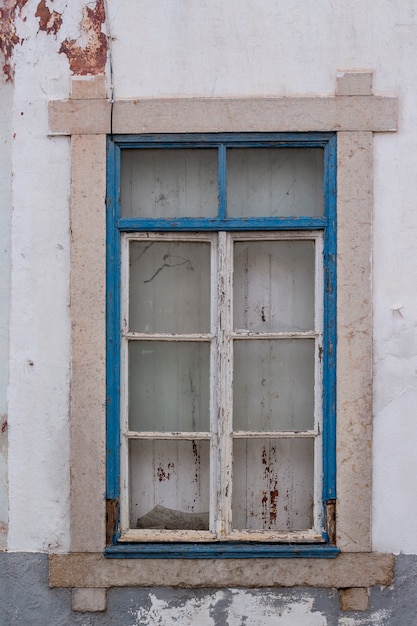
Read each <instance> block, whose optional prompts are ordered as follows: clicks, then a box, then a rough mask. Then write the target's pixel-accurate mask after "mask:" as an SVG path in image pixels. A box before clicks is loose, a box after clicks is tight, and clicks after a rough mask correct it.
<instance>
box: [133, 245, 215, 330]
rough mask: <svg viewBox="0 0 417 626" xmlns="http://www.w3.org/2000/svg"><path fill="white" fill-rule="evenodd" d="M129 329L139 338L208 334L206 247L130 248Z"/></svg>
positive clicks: (166, 246)
mask: <svg viewBox="0 0 417 626" xmlns="http://www.w3.org/2000/svg"><path fill="white" fill-rule="evenodd" d="M129 328H130V330H132V331H136V332H141V333H155V332H158V333H162V332H163V333H203V332H209V331H210V244H209V243H192V242H188V241H134V242H131V243H130V283H129Z"/></svg>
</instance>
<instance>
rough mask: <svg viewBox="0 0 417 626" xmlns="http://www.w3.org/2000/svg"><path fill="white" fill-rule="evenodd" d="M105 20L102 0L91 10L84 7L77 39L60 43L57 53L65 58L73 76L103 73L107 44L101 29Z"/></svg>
mask: <svg viewBox="0 0 417 626" xmlns="http://www.w3.org/2000/svg"><path fill="white" fill-rule="evenodd" d="M105 19H106V13H105V9H104V0H97V2H96V4H95V6H94V7H93V8H91V9H90V7H88V6H85V7H84V9H83V18H82V20H81V24H80V29H81V35H80V37H79V39H78V40H76V39H65V40H64V41H63V42H62V44H61V48H60V50H59V52H60V53H63V54H65V55H66V56H67V58H68V61H69V64H70V68H71V71H72V73H73V74H78V75H79V76H86V75H89V74H90V75H96V74H103V73H104V69H105V65H106V60H107V47H108V42H107V36H106V34H105V33H103V32H102V31H101V27H102V25H103V24H104V22H105ZM85 41H86V43H85V44H83V43H82V42H85Z"/></svg>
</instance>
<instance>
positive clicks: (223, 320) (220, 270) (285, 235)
mask: <svg viewBox="0 0 417 626" xmlns="http://www.w3.org/2000/svg"><path fill="white" fill-rule="evenodd" d="M144 240H145V241H150V242H153V241H155V242H161V241H169V242H183V241H185V242H208V243H210V244H211V322H210V323H211V328H210V332H208V333H194V334H173V333H139V332H132V331H130V330H129V319H128V316H129V246H130V244H131V242H134V241H144ZM285 240H287V241H298V240H312V241H314V242H315V272H314V276H315V279H314V280H315V285H314V288H315V296H314V307H315V312H314V317H315V322H314V329H313V330H308V331H300V332H296V331H288V332H261V333H256V332H250V331H246V330H238V329H235V330H234V329H233V245H234V243H235V242H239V241H245V242H246V241H285ZM121 248H122V249H121V257H122V258H121V267H122V280H121V320H122V328H121V481H120V485H121V494H120V496H121V499H120V503H121V507H120V526H121V535H120V538H119V541H121V542H123V541H128V542H131V541H164V542H165V541H168V542H169V541H219V540H220V541H225V540H244V541H248V540H250V541H267V542H270V541H279V542H280V541H282V542H291V541H296V542H321V541H323V534H322V530H323V520H322V493H321V492H322V437H321V432H322V366H321V365H322V364H321V355H322V349H323V325H322V320H323V235H322V232H321V231H318V230H317V231H287V232H286V231H279V232H270V231H269V232H262V231H257V232H218V233H217V232H216V233H152V232H148V233H138V232H136V233H125V234H123V235H122V246H121ZM243 339H245V340H249V341H250V340H255V339H264V340H271V341H279V340H282V339H293V340H294V339H295V340H296V339H311V340H313V341H314V346H315V348H314V353H315V359H314V360H315V364H314V427H313V428H312V429H311V430H304V431H301V430H297V431H287V430H284V431H275V430H274V431H271V432H265V431H233V425H232V415H233V353H234V345H235V344H236V343H237V342H239V341H241V340H243ZM145 340H146V341H158V342H160V341H163V342H165V341H167V342H176V341H183V342H208V343H209V344H210V432H205V431H204V432H142V431H131V430H129V406H128V397H129V396H128V380H129V375H128V372H129V363H128V346H129V343H130V342H136V341H139V342H140V341H145ZM300 438H304V439H305V438H308V439H313V440H314V504H313V524H312V527H311V528H309V529H305V530H291V529H290V530H288V531H276V530H245V529H239V530H237V529H235V528H233V519H232V494H233V444H234V442H236V441H238V440H239V439H248V440H256V439H271V440H276V441H279V440H285V439H294V440H295V439H300ZM134 440H139V441H146V440H147V441H158V440H163V441H169V440H171V441H175V440H177V441H178V440H188V441H203V440H208V441H209V442H210V518H209V519H210V524H209V528H210V530H207V531H206V530H156V529H137V528H133V527H132V524H131V520H130V518H131V515H130V492H131V484H130V481H131V477H130V476H129V442H132V441H134Z"/></svg>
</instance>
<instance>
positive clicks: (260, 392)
mask: <svg viewBox="0 0 417 626" xmlns="http://www.w3.org/2000/svg"><path fill="white" fill-rule="evenodd" d="M233 360H234V374H233V381H234V383H233V429H234V430H252V431H263V430H266V431H268V430H270V431H271V430H308V429H311V428H313V425H314V340H312V339H275V340H259V341H258V340H256V339H252V340H235V341H234V359H233Z"/></svg>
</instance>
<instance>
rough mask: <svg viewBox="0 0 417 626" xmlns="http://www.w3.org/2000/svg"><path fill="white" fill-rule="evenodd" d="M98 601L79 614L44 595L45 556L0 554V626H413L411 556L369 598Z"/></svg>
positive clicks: (312, 593)
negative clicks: (390, 581) (386, 584)
mask: <svg viewBox="0 0 417 626" xmlns="http://www.w3.org/2000/svg"><path fill="white" fill-rule="evenodd" d="M266 566H267V563H266ZM100 592H102V590H100ZM103 597H104V596H103V594H102V593H101V595H100V598H95V600H96V601H97V607H96V608H97V612H95V613H91V612H90V613H84V612H83V611H82V608H83V601H84V600H85V599H84V600H83V598H82V597H77V592H75V593H74V591H73V590H71V589H50V587H49V584H48V557H47V555H46V554H33V553H30V554H29V553H0V624H1V625H2V626H3V625H4V626H73V625H78V626H115V625H117V626H152V625H154V624H155V625H156V624H159V625H161V624H163V626H171V625H172V626H174V625H177V626H186V625H194V624H195V625H196V626H241V625H242V626H243V625H245V626H417V613H416V610H415V599H416V597H417V556H410V555H400V556H398V557H397V558H396V565H395V578H394V584H393V585H391V586H390V587H373V588H371V589H370V591H369V599H368V592H367V591H365V590H349V591H348V592H347V593H344V594H341V595H340V594H339V593H338V591H337V590H336V589H315V588H311V587H297V588H291V589H283V588H266V589H256V590H255V589H253V590H251V589H241V588H234V589H198V590H194V589H172V588H167V587H164V588H161V587H158V588H139V587H138V588H112V589H109V590H107V598H106V600H107V603H106V605H104V604H103ZM74 601H75V606H74ZM352 601H353V605H352V604H351V603H352ZM355 602H356V603H359V604H357V605H355ZM359 605H360V606H359ZM355 606H358V607H359V608H361V609H362V610H360V611H359V610H355ZM72 607H73V608H75V609H77V610H76V611H73V610H72ZM103 609H104V610H103ZM344 609H345V610H344ZM348 609H350V610H348Z"/></svg>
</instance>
